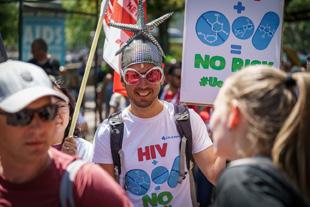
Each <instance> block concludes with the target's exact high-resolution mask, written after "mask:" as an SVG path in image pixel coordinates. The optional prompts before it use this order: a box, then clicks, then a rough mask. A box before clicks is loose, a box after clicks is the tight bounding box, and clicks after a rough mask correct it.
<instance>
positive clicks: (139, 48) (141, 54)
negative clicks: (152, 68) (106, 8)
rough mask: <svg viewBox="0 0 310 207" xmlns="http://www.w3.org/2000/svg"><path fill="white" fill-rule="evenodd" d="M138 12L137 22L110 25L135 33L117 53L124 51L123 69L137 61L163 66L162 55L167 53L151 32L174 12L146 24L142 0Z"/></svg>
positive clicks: (112, 23)
mask: <svg viewBox="0 0 310 207" xmlns="http://www.w3.org/2000/svg"><path fill="white" fill-rule="evenodd" d="M137 14H138V16H137V23H136V24H122V23H114V22H111V23H110V26H112V27H115V28H118V29H121V30H127V31H130V32H133V33H134V35H133V36H132V37H130V38H129V39H128V40H127V42H125V43H124V44H123V45H122V46H121V48H120V49H119V50H118V51H117V52H116V54H115V55H118V54H120V53H122V68H123V69H124V68H127V67H128V66H130V65H133V64H137V63H152V64H154V65H158V66H161V63H162V57H164V56H165V53H164V51H163V49H162V48H161V46H160V45H159V43H158V41H157V40H156V39H155V37H154V36H153V35H152V34H151V33H150V32H151V31H152V30H153V29H154V28H155V27H158V26H159V25H160V24H161V23H163V22H164V21H165V20H166V19H168V18H169V17H170V16H172V14H173V12H170V13H168V14H165V15H163V16H161V17H159V18H157V19H155V20H153V21H151V22H149V23H147V24H145V21H144V10H143V3H142V0H139V5H138V12H137Z"/></svg>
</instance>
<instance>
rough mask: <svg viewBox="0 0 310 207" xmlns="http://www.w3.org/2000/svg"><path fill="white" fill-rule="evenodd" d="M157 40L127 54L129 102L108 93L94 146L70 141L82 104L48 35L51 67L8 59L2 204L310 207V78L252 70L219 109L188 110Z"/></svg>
mask: <svg viewBox="0 0 310 207" xmlns="http://www.w3.org/2000/svg"><path fill="white" fill-rule="evenodd" d="M140 18H141V17H140ZM142 18H143V16H142ZM122 27H124V28H126V25H122ZM150 36H151V34H148V33H147V32H144V33H141V34H140V35H136V36H135V38H133V39H130V41H129V42H127V43H126V46H125V47H123V48H122V49H121V50H120V53H121V81H122V83H123V86H124V88H125V89H126V92H127V97H124V96H121V95H118V94H112V93H111V94H109V96H110V97H111V98H110V100H109V102H106V103H105V104H106V105H107V106H106V107H105V109H106V110H107V111H106V114H105V119H103V118H102V123H101V124H100V126H99V127H98V128H97V130H96V133H95V135H94V140H93V143H91V142H89V141H86V140H85V139H83V135H81V128H80V126H81V125H79V124H78V125H77V127H76V129H75V131H74V135H73V136H69V134H68V131H69V127H70V123H71V119H72V116H73V112H74V108H75V99H74V98H73V97H72V95H71V94H70V92H69V91H68V89H67V88H66V86H65V84H64V82H63V81H62V80H61V79H59V77H58V76H59V73H58V72H57V69H55V70H54V69H52V65H53V64H51V62H53V61H50V60H48V59H47V56H46V54H45V55H43V53H46V52H47V46H46V45H44V43H42V40H40V41H35V42H34V44H33V45H32V47H33V48H32V50H33V56H34V59H36V57H35V56H36V54H38V56H40V57H43V58H42V60H37V61H33V60H32V61H30V62H31V63H26V62H21V61H14V60H7V61H4V62H3V63H0V132H1V136H0V206H7V207H9V206H34V207H36V206H51V207H52V206H78V207H86V206H117V207H122V206H144V207H145V206H180V207H183V206H184V207H190V206H194V207H195V206H201V207H202V206H219V207H222V206H273V207H274V206H277V207H280V206H281V207H284V206H285V207H287V206H310V177H309V175H310V151H309V150H308V149H307V148H308V146H310V139H309V134H310V129H309V127H308V121H309V119H310V74H309V73H307V72H298V73H287V72H284V71H281V70H279V69H277V68H273V67H270V66H266V65H258V66H248V67H247V68H245V69H242V70H241V71H239V72H236V73H235V74H233V75H232V76H230V77H229V78H227V80H225V83H224V85H223V87H222V88H221V89H220V91H219V94H218V96H217V98H216V100H215V102H214V107H212V108H211V107H205V106H191V105H189V106H185V105H183V104H181V103H180V84H181V74H182V72H181V64H180V63H177V64H173V65H169V67H167V68H166V69H163V62H164V61H163V54H162V49H161V47H160V45H159V44H158V43H157V41H156V39H153V38H150ZM43 42H44V41H43ZM36 49H38V50H40V51H41V52H34V50H36ZM39 54H40V55H39ZM47 63H48V64H49V66H48V68H49V69H48V70H47V69H45V68H46V67H47V66H46V64H47ZM51 76H52V77H51ZM111 76H112V74H111ZM165 77H166V79H165ZM106 78H107V79H106V82H105V85H104V87H103V89H107V88H108V87H110V86H109V84H110V83H111V80H112V77H110V76H107V77H106ZM105 95H107V94H102V96H105ZM102 100H103V99H102ZM101 102H102V103H104V101H101ZM108 106H109V107H110V108H108ZM101 112H102V113H103V111H101ZM307 120H308V121H307ZM198 175H199V176H198ZM196 184H197V186H199V187H198V188H197V187H196Z"/></svg>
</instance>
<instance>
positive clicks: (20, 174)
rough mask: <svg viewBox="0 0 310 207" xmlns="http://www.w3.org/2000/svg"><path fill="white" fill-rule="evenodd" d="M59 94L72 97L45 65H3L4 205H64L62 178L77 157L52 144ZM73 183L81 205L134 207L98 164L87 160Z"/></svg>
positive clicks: (0, 191) (0, 198) (0, 145)
mask: <svg viewBox="0 0 310 207" xmlns="http://www.w3.org/2000/svg"><path fill="white" fill-rule="evenodd" d="M55 97H57V98H60V99H63V100H64V101H66V102H67V101H68V98H67V97H66V96H64V95H63V94H62V93H59V92H57V91H55V90H53V88H52V83H51V81H50V80H49V78H48V76H47V75H46V74H45V72H44V71H43V70H42V69H41V68H39V67H37V66H35V65H33V64H29V63H24V62H20V61H12V60H8V61H6V62H3V63H1V64H0V132H1V135H0V157H1V168H0V205H1V206H25V205H26V206H47V207H48V206H60V203H61V201H60V194H61V193H60V192H62V191H60V186H61V180H62V178H63V175H64V174H65V173H66V172H67V171H66V170H67V166H68V165H69V164H70V163H72V162H73V161H74V160H76V158H74V157H71V156H69V155H65V154H63V153H61V152H58V151H56V150H54V149H52V148H50V145H51V141H52V140H53V139H52V137H53V133H54V130H55V123H54V118H55V116H56V114H57V106H56V105H55V104H54V102H55ZM72 182H73V185H72V186H73V187H72V189H71V190H73V203H75V204H76V206H131V204H130V202H129V201H128V199H127V198H126V196H125V194H124V192H123V190H122V189H121V188H120V187H119V186H118V185H117V184H116V183H115V182H114V181H113V179H112V178H110V177H109V176H108V174H107V173H105V172H104V171H103V170H101V168H100V167H97V166H96V165H94V164H84V165H82V166H81V167H80V168H79V170H78V171H77V174H76V176H75V179H74V180H73V181H72ZM69 190H70V189H69Z"/></svg>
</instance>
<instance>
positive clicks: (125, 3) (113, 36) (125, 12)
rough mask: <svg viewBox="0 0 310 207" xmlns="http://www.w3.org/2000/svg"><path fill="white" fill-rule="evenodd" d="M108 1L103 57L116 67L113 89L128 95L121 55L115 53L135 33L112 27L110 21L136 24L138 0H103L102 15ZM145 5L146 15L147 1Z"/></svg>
mask: <svg viewBox="0 0 310 207" xmlns="http://www.w3.org/2000/svg"><path fill="white" fill-rule="evenodd" d="M107 1H108V3H107ZM106 3H107V9H106V13H105V14H104V21H103V29H104V32H105V35H106V38H105V42H104V49H103V59H104V60H105V61H106V62H107V63H108V64H109V65H110V66H111V67H112V68H113V69H114V85H113V91H114V92H118V93H121V94H123V95H127V94H126V90H125V88H124V87H123V85H122V83H121V80H120V75H119V71H120V69H121V64H120V55H117V56H115V53H116V51H117V50H119V48H120V46H121V44H122V43H124V42H126V41H127V40H128V39H129V37H130V36H132V35H133V34H132V33H131V32H129V31H122V30H120V29H117V28H113V27H110V26H109V22H110V21H111V20H112V21H113V22H116V23H125V24H135V23H136V21H137V10H138V0H135V1H133V0H103V1H102V3H101V15H102V14H103V9H104V6H105V4H106ZM143 5H144V12H145V16H146V1H144V2H143Z"/></svg>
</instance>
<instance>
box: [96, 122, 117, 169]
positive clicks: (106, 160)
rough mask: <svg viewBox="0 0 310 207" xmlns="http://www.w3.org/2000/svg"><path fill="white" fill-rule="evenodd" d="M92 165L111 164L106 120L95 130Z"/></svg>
mask: <svg viewBox="0 0 310 207" xmlns="http://www.w3.org/2000/svg"><path fill="white" fill-rule="evenodd" d="M92 161H93V162H94V163H100V164H113V160H112V153H111V147H110V126H109V124H108V120H107V119H106V120H105V121H104V122H103V123H102V124H101V125H100V126H99V128H98V129H97V131H96V134H95V138H94V144H93V159H92Z"/></svg>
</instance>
